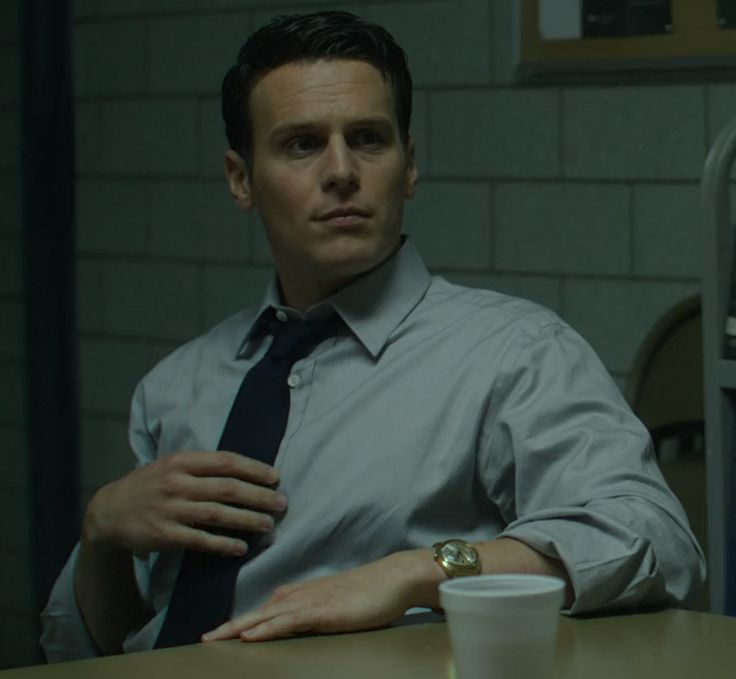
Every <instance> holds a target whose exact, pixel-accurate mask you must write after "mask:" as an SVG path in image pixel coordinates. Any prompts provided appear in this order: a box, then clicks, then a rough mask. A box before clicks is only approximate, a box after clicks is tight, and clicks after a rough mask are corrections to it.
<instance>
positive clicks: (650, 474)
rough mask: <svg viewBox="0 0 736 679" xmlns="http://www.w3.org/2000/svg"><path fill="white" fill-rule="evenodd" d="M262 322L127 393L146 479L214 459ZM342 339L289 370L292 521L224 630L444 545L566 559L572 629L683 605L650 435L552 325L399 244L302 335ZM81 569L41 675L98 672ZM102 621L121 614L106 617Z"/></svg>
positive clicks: (47, 642)
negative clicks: (179, 455)
mask: <svg viewBox="0 0 736 679" xmlns="http://www.w3.org/2000/svg"><path fill="white" fill-rule="evenodd" d="M269 306H275V307H276V308H278V309H282V310H283V311H285V312H286V313H287V314H296V313H297V312H295V311H294V310H292V309H288V308H286V307H283V306H281V305H280V303H279V297H278V293H277V286H276V285H275V284H272V285H271V286H270V288H269V289H268V290H267V292H266V295H265V298H264V301H263V303H262V305H261V307H260V308H259V309H250V310H247V311H244V312H241V313H238V314H236V315H234V316H232V317H230V318H228V319H227V320H225V321H224V322H223V323H221V324H220V325H218V326H216V327H215V328H213V329H212V330H211V331H210V332H208V333H207V334H205V335H203V336H202V337H199V338H197V339H195V340H193V341H191V342H189V343H188V344H186V345H184V346H183V347H181V348H179V349H178V350H177V351H175V352H174V353H173V354H171V355H170V356H169V357H167V358H166V359H164V360H163V361H162V362H161V363H160V364H159V365H158V366H156V367H155V368H154V369H153V370H152V371H151V372H150V373H149V374H148V375H146V377H144V378H143V380H142V381H141V383H140V384H139V385H138V388H137V390H136V392H135V396H134V398H133V404H132V412H131V421H130V443H131V446H132V449H133V452H134V453H135V456H136V459H137V463H138V464H139V465H143V464H147V463H149V462H151V461H153V460H155V459H156V458H158V457H161V456H163V455H167V454H169V453H172V452H174V451H186V450H212V449H214V448H215V447H216V445H217V442H218V440H219V437H220V434H221V432H222V429H223V426H224V423H225V420H226V418H227V415H228V412H229V410H230V406H231V404H232V401H233V399H234V397H235V394H236V392H237V390H238V387H239V385H240V383H241V381H242V379H243V375H244V374H245V373H246V372H247V371H248V369H249V368H250V367H251V366H252V365H254V363H256V362H257V361H258V360H259V359H260V357H261V356H262V355H263V354H264V352H265V350H266V348H267V345H268V342H269V340H270V338H268V337H261V336H259V335H258V333H257V332H256V328H258V327H259V324H257V323H256V320H257V318H258V317H259V314H260V312H261V311H262V310H263V309H265V308H267V307H269ZM328 307H332V308H333V309H334V310H335V311H336V312H337V313H338V314H340V316H341V317H342V318H343V320H344V321H345V329H344V332H343V333H342V334H340V335H339V336H338V337H335V338H331V339H328V340H325V341H324V342H322V343H321V344H320V345H319V346H318V347H317V348H316V349H315V351H314V352H313V353H312V354H311V355H309V356H308V357H307V358H304V359H302V360H300V361H298V362H297V363H296V364H295V366H294V368H293V372H292V375H291V379H290V380H289V383H290V385H291V387H292V388H291V409H290V413H289V420H288V425H287V429H286V432H285V435H284V438H283V441H282V443H281V447H280V450H279V453H278V456H277V458H276V462H275V465H276V467H277V468H278V469H279V470H280V475H281V482H280V488H281V490H282V491H283V492H284V493H285V494H286V495H287V497H288V499H289V507H288V510H287V511H286V513H285V514H284V516H283V518H282V519H281V520H280V521H279V522H278V523H277V526H276V528H275V530H274V532H273V535H272V544H271V545H270V546H269V547H268V548H267V549H266V551H265V552H264V553H262V554H261V555H259V556H258V557H257V558H255V559H253V560H252V561H250V562H248V563H247V564H246V565H244V566H243V568H242V569H241V572H240V574H239V577H238V581H237V585H236V593H235V613H236V614H237V613H242V612H244V611H246V610H248V609H251V608H253V607H255V606H257V605H259V604H260V603H262V602H263V601H264V600H265V599H266V598H267V597H268V596H269V594H270V593H271V592H272V591H273V589H274V588H276V587H277V586H279V585H281V584H283V583H288V582H292V581H295V580H305V579H311V578H316V577H319V576H323V575H327V574H330V573H335V572H338V571H342V570H345V569H349V568H353V567H355V566H359V565H361V564H364V563H366V562H370V561H373V560H375V559H379V558H380V557H382V556H385V555H387V554H390V553H392V552H395V551H398V550H404V549H411V548H419V547H428V546H430V545H432V543H434V542H435V541H437V540H441V539H446V538H450V537H459V538H464V539H466V540H469V541H482V540H491V539H493V538H496V537H499V536H509V537H513V538H516V539H517V540H520V541H522V542H525V543H527V544H528V545H530V546H532V547H534V548H535V549H537V550H539V551H540V552H543V553H544V554H547V555H550V556H552V557H555V558H558V559H561V560H562V561H563V563H564V565H565V567H566V568H567V571H568V573H569V575H570V578H571V581H572V584H573V587H574V590H575V597H576V598H575V603H574V605H573V607H572V609H571V613H578V612H585V611H600V610H606V609H614V608H622V607H627V606H634V605H640V604H676V603H678V602H683V601H687V600H688V598H689V597H691V596H692V595H693V594H694V593H695V592H696V591H697V589H698V588H699V586H700V584H701V581H702V579H703V577H704V568H705V567H704V560H703V555H702V552H701V550H700V547H699V546H698V545H697V542H696V540H695V538H694V537H693V535H692V533H691V531H690V529H689V528H688V525H687V520H686V518H685V515H684V512H683V510H682V508H681V506H680V504H679V503H678V501H677V500H676V499H675V497H674V496H673V495H672V493H671V492H670V490H669V489H668V488H667V486H666V485H665V482H664V480H663V478H662V476H661V474H660V472H659V470H658V467H657V465H656V462H655V461H654V459H653V457H652V453H651V448H650V442H649V437H648V434H647V432H646V430H645V428H644V427H643V425H642V424H641V423H640V422H639V421H638V420H637V419H636V418H635V417H634V415H633V414H632V413H631V411H630V409H629V408H628V406H627V405H626V403H625V402H624V400H623V398H622V397H621V394H620V392H619V390H618V388H617V387H616V385H615V384H614V383H613V381H612V380H611V378H610V377H609V375H608V373H607V371H606V369H605V368H604V367H603V365H602V364H601V362H600V360H599V359H598V357H597V356H596V355H595V353H594V352H593V351H592V349H591V348H590V347H589V346H588V344H587V343H586V342H585V341H584V340H583V339H582V338H581V337H580V336H579V335H578V334H577V333H576V332H575V331H574V330H572V329H571V328H570V327H569V326H568V325H567V324H565V323H564V322H563V321H561V320H560V319H559V318H558V317H557V316H556V315H555V314H553V313H552V312H550V311H548V310H546V309H544V308H542V307H539V306H537V305H535V304H532V303H530V302H527V301H524V300H520V299H515V298H511V297H507V296H505V295H502V294H499V293H496V292H491V291H488V290H474V289H469V288H464V287H459V286H457V285H452V284H450V283H448V282H447V281H445V280H443V279H442V278H439V277H431V276H430V275H429V273H428V272H427V270H426V268H425V266H424V264H423V263H422V261H421V258H420V256H419V255H418V253H417V252H416V250H415V249H414V247H413V245H412V244H411V242H406V243H405V244H404V245H403V246H402V248H401V249H400V250H399V252H398V253H397V254H396V255H395V256H393V257H392V258H391V259H389V260H387V261H386V262H384V263H383V264H382V265H381V266H379V267H378V268H376V269H374V270H373V271H372V272H370V273H368V274H367V275H365V276H363V277H361V278H359V279H358V280H356V281H355V282H353V283H352V284H351V285H349V286H348V287H346V288H344V289H342V290H341V291H339V292H338V293H337V294H335V295H334V296H333V297H331V298H330V299H329V300H327V301H326V302H323V303H322V304H320V305H318V306H317V307H315V308H314V309H312V310H310V311H309V312H308V314H307V315H310V314H313V313H314V314H321V313H325V311H326V310H328ZM180 558H181V554H180V553H153V554H150V555H139V556H136V558H135V566H136V574H137V578H138V584H139V587H140V591H141V593H142V596H143V598H144V600H145V601H146V602H147V603H148V604H149V605H150V607H151V610H152V611H155V614H154V615H153V617H152V618H151V620H150V621H149V622H148V623H147V624H146V625H145V626H144V627H143V628H142V629H139V630H135V631H134V632H132V633H131V634H130V635H129V637H128V639H127V641H126V643H125V649H126V650H127V651H133V650H144V649H149V648H151V647H152V645H153V643H154V641H155V639H156V637H157V634H158V631H159V628H160V626H161V623H162V620H163V617H164V615H165V612H166V606H167V602H168V599H169V597H170V594H171V590H172V587H173V583H174V580H175V577H176V573H177V569H178V565H179V561H180ZM75 562H76V551H75V553H73V554H72V556H71V557H70V560H69V562H68V563H67V566H66V567H65V569H64V571H63V572H62V574H61V576H60V577H59V580H58V581H57V584H56V587H55V589H54V591H53V593H52V596H51V599H50V601H49V604H48V606H47V608H46V610H45V611H44V614H43V622H44V634H43V639H42V641H43V645H44V647H45V650H46V652H47V655H48V656H49V659H51V660H68V659H73V658H79V657H86V656H91V655H94V654H95V649H94V646H93V644H92V643H91V641H90V638H89V636H88V634H87V632H86V629H85V627H84V624H83V622H82V620H81V618H80V615H79V612H78V610H77V607H76V604H75V599H74V593H73V569H74V566H75ZM111 614H113V615H114V612H111Z"/></svg>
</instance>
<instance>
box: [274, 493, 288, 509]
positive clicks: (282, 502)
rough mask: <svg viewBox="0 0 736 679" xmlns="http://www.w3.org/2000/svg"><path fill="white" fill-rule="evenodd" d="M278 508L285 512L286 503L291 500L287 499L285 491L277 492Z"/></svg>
mask: <svg viewBox="0 0 736 679" xmlns="http://www.w3.org/2000/svg"><path fill="white" fill-rule="evenodd" d="M275 504H276V509H277V510H278V511H280V512H283V511H284V509H286V505H288V504H289V501H288V500H287V499H286V495H284V494H283V493H276V502H275Z"/></svg>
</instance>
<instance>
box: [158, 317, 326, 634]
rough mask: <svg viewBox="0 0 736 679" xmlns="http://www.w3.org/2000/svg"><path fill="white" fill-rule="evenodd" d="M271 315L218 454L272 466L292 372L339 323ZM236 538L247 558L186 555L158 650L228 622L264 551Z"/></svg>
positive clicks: (255, 538) (256, 539) (257, 539)
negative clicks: (243, 582)
mask: <svg viewBox="0 0 736 679" xmlns="http://www.w3.org/2000/svg"><path fill="white" fill-rule="evenodd" d="M282 313H283V312H279V316H281V315H282ZM267 314H268V316H267V318H265V319H264V320H265V321H266V322H267V323H268V324H269V327H270V331H271V333H272V334H273V341H272V343H271V345H270V346H269V348H268V350H267V351H266V354H265V355H264V357H263V358H262V359H261V360H260V361H259V362H258V363H256V365H254V366H253V368H251V369H250V370H249V371H248V373H247V374H246V375H245V377H244V378H243V382H242V383H241V385H240V389H239V391H238V394H237V396H236V397H235V401H234V402H233V406H232V408H231V410H230V415H229V416H228V418H227V422H226V424H225V428H224V430H223V432H222V437H221V438H220V443H219V445H218V446H217V449H218V450H230V451H235V452H238V453H242V454H243V455H247V456H248V457H252V458H254V459H257V460H261V461H262V462H265V463H266V464H273V461H274V459H275V457H276V453H277V452H278V449H279V445H280V444H281V439H282V438H283V435H284V430H285V429H286V422H287V419H288V417H289V402H290V398H289V385H288V382H287V380H288V378H289V373H290V372H291V368H292V366H293V365H294V363H295V362H296V361H298V360H299V359H300V358H303V357H304V356H306V355H307V354H308V353H309V352H310V351H311V350H312V349H313V348H314V347H315V346H316V345H317V344H319V342H320V341H321V340H323V339H325V338H326V337H328V336H330V335H334V334H336V332H337V326H338V324H339V322H340V321H339V319H338V318H337V317H332V318H330V319H329V320H327V321H324V320H321V321H317V322H315V321H301V320H299V319H293V318H286V317H285V316H282V318H284V320H278V318H277V317H276V314H274V313H273V310H272V309H271V310H269V312H267ZM229 534H230V535H235V533H229ZM237 537H239V538H242V539H243V540H245V541H246V542H247V543H248V552H247V553H246V554H245V555H244V556H242V557H232V556H219V555H216V554H207V553H204V552H194V551H187V552H185V553H184V556H183V558H182V563H181V568H180V570H179V575H178V577H177V579H176V584H175V585H174V590H173V593H172V595H171V601H170V602H169V609H168V611H167V613H166V618H165V619H164V623H163V626H162V628H161V632H160V634H159V636H158V639H157V641H156V646H155V647H156V648H166V647H169V646H181V645H183V644H192V643H196V642H198V641H199V640H200V637H201V636H202V634H203V633H204V632H208V631H210V630H212V629H214V628H215V627H217V626H218V625H220V624H222V623H223V622H225V621H226V620H228V619H229V617H230V615H231V613H232V606H233V594H234V588H235V580H236V578H237V576H238V572H239V571H240V568H241V566H242V565H243V564H244V563H245V562H246V561H249V560H250V559H252V558H253V557H254V556H257V555H258V554H259V553H260V552H261V551H262V549H263V545H262V540H263V535H262V534H260V533H239V534H237Z"/></svg>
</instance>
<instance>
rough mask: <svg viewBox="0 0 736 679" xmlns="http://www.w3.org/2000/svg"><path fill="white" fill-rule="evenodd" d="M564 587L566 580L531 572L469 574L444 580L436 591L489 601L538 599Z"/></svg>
mask: <svg viewBox="0 0 736 679" xmlns="http://www.w3.org/2000/svg"><path fill="white" fill-rule="evenodd" d="M489 585H490V586H491V587H489ZM564 588H565V581H564V580H562V579H561V578H558V577H556V576H554V575H537V574H533V573H491V574H486V575H472V576H467V577H458V578H453V579H452V580H445V582H442V583H440V585H439V591H440V592H441V593H443V594H445V595H451V596H453V597H467V598H470V597H474V598H477V597H482V598H488V599H491V598H508V597H529V596H539V595H540V594H542V595H544V594H551V593H555V592H559V591H561V590H563V589H564Z"/></svg>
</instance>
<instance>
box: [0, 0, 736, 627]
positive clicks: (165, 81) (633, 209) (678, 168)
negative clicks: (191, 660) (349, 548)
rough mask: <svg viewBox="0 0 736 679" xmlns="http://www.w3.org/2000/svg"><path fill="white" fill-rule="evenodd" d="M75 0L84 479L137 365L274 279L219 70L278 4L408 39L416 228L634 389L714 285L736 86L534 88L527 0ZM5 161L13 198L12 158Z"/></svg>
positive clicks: (5, 115)
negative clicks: (237, 159) (674, 318)
mask: <svg viewBox="0 0 736 679" xmlns="http://www.w3.org/2000/svg"><path fill="white" fill-rule="evenodd" d="M7 6H9V5H8V3H6V7H7ZM75 6H76V13H77V18H76V40H75V43H76V55H75V56H76V74H77V80H76V87H77V104H78V106H77V112H78V113H77V116H78V117H77V148H78V172H79V181H78V268H79V309H80V318H79V349H80V362H81V388H82V394H81V400H82V409H83V412H82V438H83V441H82V455H83V463H84V479H83V482H84V485H85V488H86V492H87V494H89V493H90V492H92V491H93V489H94V488H96V487H97V486H98V485H100V484H101V483H104V482H105V481H106V480H108V479H110V478H111V477H113V476H115V475H118V474H120V473H122V472H123V471H124V470H125V469H127V467H128V465H129V463H130V460H129V454H128V450H127V444H126V440H125V427H126V418H127V408H128V402H129V399H130V395H131V393H132V390H133V388H134V385H135V383H136V381H137V380H138V379H139V378H140V376H141V375H142V374H143V373H144V372H145V371H146V370H148V369H149V368H150V367H151V366H152V365H153V364H154V362H155V361H156V360H158V359H159V358H160V357H162V356H163V355H165V354H166V353H167V352H168V351H170V350H171V349H173V348H174V347H175V346H177V345H178V344H180V343H181V342H182V341H184V340H186V339H188V338H190V337H192V336H193V335H195V334H197V333H199V332H201V331H203V330H205V329H206V328H207V327H209V326H210V325H212V324H213V323H214V322H216V321H218V320H219V319H221V318H223V317H224V316H225V315H226V314H228V313H230V312H232V311H234V310H236V309H238V308H241V307H242V306H244V305H246V304H249V303H252V302H255V301H257V300H258V299H259V298H260V295H261V293H262V289H263V286H264V285H265V282H266V280H267V278H268V275H269V256H268V252H267V248H266V246H265V242H264V239H263V237H262V234H261V233H260V231H259V228H258V224H257V223H256V220H254V219H252V218H248V219H246V218H244V217H243V215H242V214H241V213H239V212H238V211H237V210H236V209H235V208H234V207H233V206H232V205H231V204H230V201H229V196H228V193H227V190H226V188H225V184H224V181H223V179H222V154H223V151H224V149H225V138H224V133H223V129H222V124H221V121H220V117H219V86H220V81H221V78H222V75H223V73H224V71H225V69H226V68H227V66H228V65H229V64H230V63H231V61H232V59H233V58H234V56H235V52H236V50H237V48H238V47H239V45H240V44H241V42H242V41H243V39H244V38H245V36H246V35H247V34H248V33H249V32H250V31H251V30H252V29H253V28H255V27H257V26H258V25H260V24H261V23H263V22H264V21H265V20H266V19H267V18H269V17H270V16H272V15H274V14H277V13H289V12H294V11H309V10H311V9H317V8H340V9H348V10H350V11H353V12H355V13H358V14H362V15H365V16H367V17H369V18H372V19H375V20H376V21H378V22H380V23H382V24H384V25H385V26H386V27H388V28H389V29H390V30H391V31H392V32H393V33H394V34H395V35H396V37H397V38H398V40H399V41H400V42H401V43H402V44H403V45H404V46H405V47H406V49H407V51H408V53H409V56H410V61H411V66H412V71H413V74H414V77H415V85H416V96H415V116H414V121H413V133H414V136H415V137H416V139H417V144H418V160H419V166H420V171H421V182H420V188H419V194H418V196H417V197H416V199H415V200H414V201H413V202H412V203H411V204H410V206H409V209H408V216H407V230H408V231H409V233H410V234H411V235H412V237H413V238H414V239H415V241H416V242H417V244H418V246H419V248H420V249H421V250H422V252H423V253H424V255H425V258H426V260H427V262H428V263H429V265H430V266H431V268H432V270H433V271H434V272H436V273H439V274H442V275H445V276H446V277H448V278H450V279H452V280H455V281H458V282H462V283H467V284H470V285H476V286H488V287H493V288H496V289H500V290H503V291H507V292H509V293H512V294H517V295H521V296H524V297H528V298H530V299H533V300H536V301H539V302H541V303H543V304H545V305H547V306H549V307H551V308H553V309H555V310H557V311H558V312H559V313H560V314H561V315H562V316H563V317H564V318H565V319H567V320H568V321H569V322H571V323H572V324H573V325H574V326H575V327H577V328H578V329H579V330H580V331H581V333H582V334H583V335H584V336H586V337H587V338H588V340H589V341H590V342H591V343H592V344H593V346H594V347H595V348H596V349H597V350H598V352H599V353H600V355H601V356H602V358H603V360H604V362H605V363H606V365H607V366H608V368H609V370H610V371H611V373H612V374H613V375H614V377H615V378H616V379H617V381H618V382H619V384H620V385H621V386H624V384H625V381H626V378H627V375H628V373H629V370H630V367H631V362H632V358H633V355H634V353H635V351H636V349H637V347H638V346H639V344H640V343H641V341H642V340H643V338H644V336H645V335H646V333H647V332H648V330H649V329H650V328H651V326H652V325H653V324H654V322H655V321H656V319H657V318H659V317H660V316H661V315H662V314H663V313H664V312H665V311H666V310H667V309H668V308H670V307H671V306H672V305H674V304H675V303H676V302H678V301H680V300H681V299H683V298H685V297H687V296H689V295H692V294H694V293H697V292H698V291H699V287H700V261H701V240H702V239H701V236H700V233H699V231H700V220H699V215H698V203H697V184H698V181H699V176H700V172H701V167H702V162H703V159H704V156H705V152H706V148H707V146H708V144H709V143H710V142H711V141H712V140H713V138H714V137H715V135H716V134H717V132H718V131H719V130H720V129H721V128H722V127H723V126H724V125H725V124H726V122H727V121H728V120H729V119H730V117H732V116H733V115H736V85H733V84H718V83H715V82H714V83H708V82H702V83H697V84H692V83H676V82H672V81H671V79H668V80H665V79H663V81H662V82H661V83H650V84H647V85H638V86H626V87H623V86H616V85H609V86H564V87H553V86H547V87H519V86H518V85H517V84H515V83H514V81H513V77H512V40H513V26H512V17H511V6H512V3H511V1H510V0H463V1H454V0H403V1H401V2H399V1H392V2H385V1H381V0H372V1H368V0H367V1H365V2H356V3H334V2H319V0H317V1H315V2H309V3H297V2H293V3H291V4H288V3H284V2H280V1H279V0H272V1H268V0H77V2H76V3H75ZM3 11H6V10H3ZM8 25H9V24H8V23H7V22H2V26H3V28H2V30H3V31H7V30H8V28H7V26H8ZM11 25H12V22H11ZM14 35H15V33H12V32H11V34H10V36H7V37H2V38H0V40H1V41H2V42H0V45H9V44H12V42H13V40H14V37H13V36H14ZM3 36H5V34H3ZM3 49H4V50H5V51H8V50H9V49H12V48H11V47H7V48H6V47H3ZM11 62H12V60H11ZM2 96H6V95H5V94H3V95H2ZM1 110H2V113H1V114H0V115H2V125H1V126H0V130H2V131H1V132H0V140H1V141H0V143H2V145H3V147H5V146H8V147H13V143H14V142H13V141H12V139H13V129H14V127H13V126H14V125H15V117H14V115H15V114H14V113H13V112H12V110H11V111H8V107H7V106H5V107H4V108H2V109H1ZM8 130H10V133H8ZM2 162H3V163H4V164H3V166H2V177H1V179H2V183H1V184H0V186H2V196H3V197H2V200H3V204H5V202H8V203H9V204H10V209H9V211H8V210H6V212H10V213H12V211H13V210H14V209H15V207H14V202H13V201H14V190H15V188H14V186H15V185H14V183H13V182H14V179H13V177H14V166H7V167H6V161H5V160H3V161H2ZM1 237H2V239H3V240H2V242H3V251H2V264H3V266H2V267H0V277H1V279H0V280H1V281H2V290H1V293H0V294H2V297H0V301H1V303H2V306H3V312H4V315H5V314H7V315H8V316H9V318H10V320H11V325H13V326H14V327H16V326H17V325H18V318H19V315H20V301H19V293H18V282H17V280H18V278H17V268H18V267H17V262H18V256H17V250H18V244H19V243H18V236H17V227H16V226H13V225H11V227H10V228H9V229H8V228H7V227H6V226H3V231H2V234H1ZM14 272H15V273H14ZM21 354H22V343H21V340H20V337H19V336H18V335H17V333H16V334H15V335H13V336H12V337H11V339H10V341H9V342H4V344H3V346H2V366H3V370H4V372H5V373H6V374H7V375H8V377H7V378H6V379H7V380H9V381H10V382H9V383H10V384H12V385H13V386H14V389H13V390H8V389H6V390H3V397H2V398H3V402H5V401H6V400H8V399H12V396H10V395H9V394H11V393H12V392H13V391H15V387H20V386H21V382H22V379H21V373H20V371H19V369H18V361H19V356H20V355H21ZM6 384H7V382H6ZM9 408H10V409H9V410H8V409H7V408H5V409H3V410H4V411H5V412H6V413H7V412H10V413H13V418H14V419H13V421H12V422H11V423H10V425H9V426H5V425H3V428H2V429H0V432H2V436H3V437H4V438H3V440H5V438H9V439H10V443H8V444H6V445H8V446H10V447H11V448H12V447H13V446H15V447H16V448H15V449H16V450H21V449H22V448H21V442H20V438H21V434H20V430H19V428H18V426H17V421H20V417H21V415H20V413H17V412H16V411H17V405H16V404H15V402H12V403H9ZM2 417H6V415H2ZM4 421H5V420H3V422H4ZM8 478H9V477H8ZM2 483H3V484H4V487H5V486H6V485H8V484H9V483H10V482H9V481H7V480H3V481H2ZM12 487H13V488H14V489H15V490H14V491H13V492H15V493H16V495H17V494H18V493H20V492H21V491H20V490H18V485H17V483H16V484H14V485H13V486H12ZM10 497H11V500H9V502H20V500H19V497H20V496H19V495H17V497H16V496H13V495H12V494H11V496H10ZM12 498H15V499H12ZM3 501H4V502H5V500H3ZM9 510H12V507H11V508H9ZM8 514H12V515H15V516H17V515H18V512H17V511H15V512H12V511H8V512H4V515H5V516H7V515H8ZM21 546H22V545H20V544H18V548H20V547H21ZM18 553H20V551H19V550H18ZM0 558H1V559H3V563H6V562H8V564H9V565H8V566H7V567H5V570H6V571H10V570H12V568H13V567H16V566H18V563H17V562H14V561H12V558H13V557H12V555H11V556H8V550H6V549H5V548H3V552H2V553H0ZM8 559H11V561H8ZM18 567H19V566H18ZM14 596H16V595H15V594H14ZM9 600H10V599H6V598H3V602H5V601H9ZM19 603H20V604H21V605H20V609H21V610H27V609H24V608H23V606H22V602H19ZM6 617H7V616H6ZM5 620H6V618H3V628H4V629H3V630H2V633H1V634H0V637H2V638H3V640H4V639H5V638H7V637H6V633H5V628H6V627H8V625H6V622H5ZM8 620H9V618H8ZM8 624H9V622H8Z"/></svg>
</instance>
